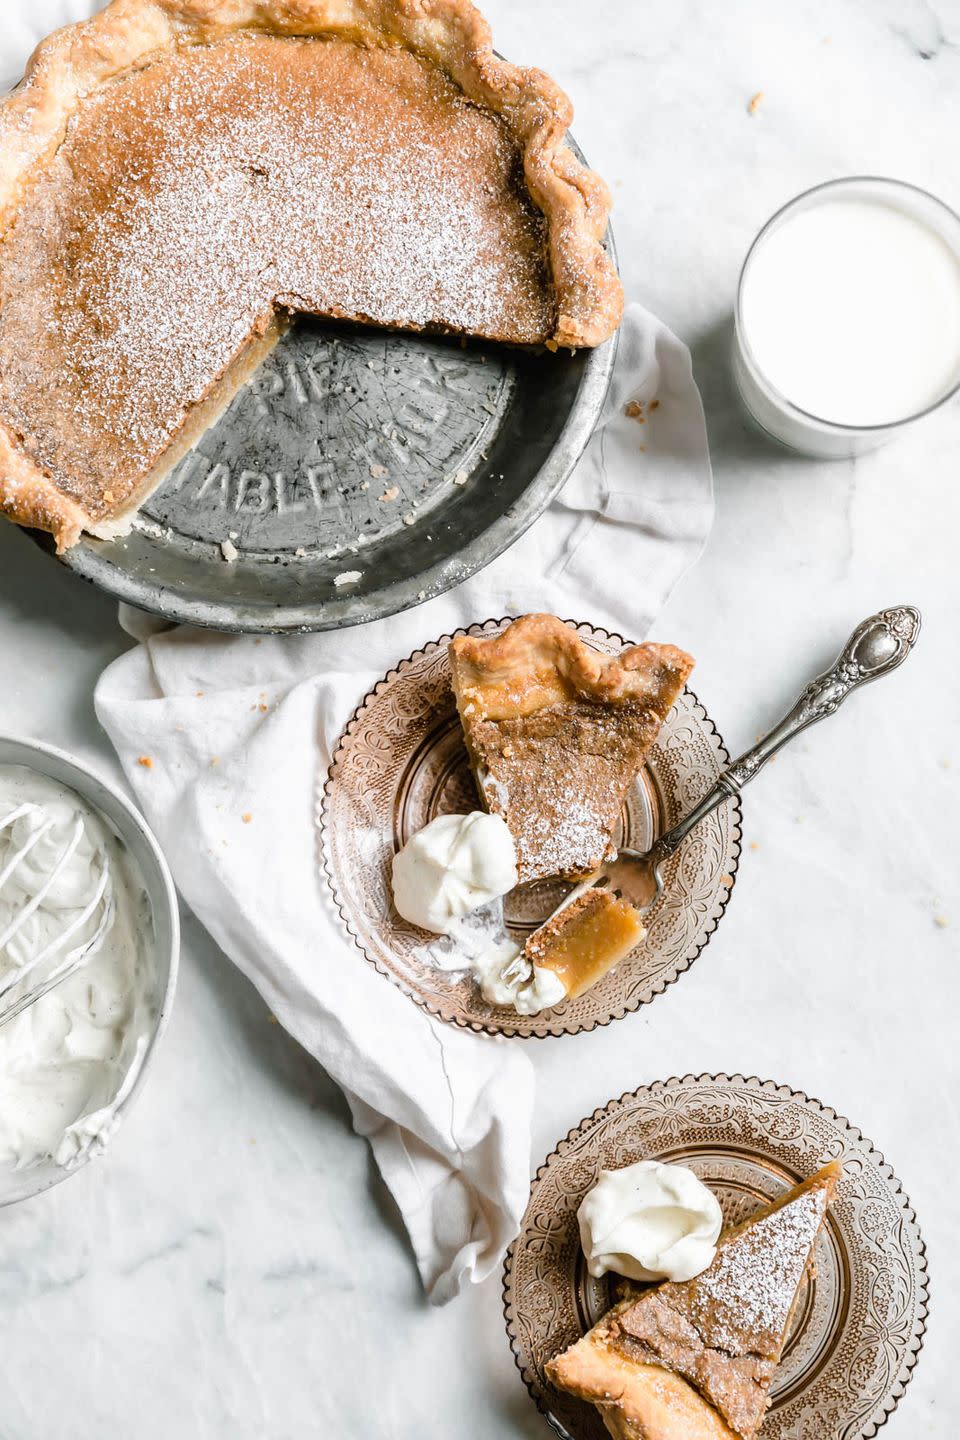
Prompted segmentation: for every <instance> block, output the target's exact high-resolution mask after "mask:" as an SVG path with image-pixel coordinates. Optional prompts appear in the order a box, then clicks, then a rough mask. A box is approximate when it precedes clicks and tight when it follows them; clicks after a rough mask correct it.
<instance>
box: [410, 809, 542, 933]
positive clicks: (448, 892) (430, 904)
mask: <svg viewBox="0 0 960 1440" xmlns="http://www.w3.org/2000/svg"><path fill="white" fill-rule="evenodd" d="M516 883H517V851H516V846H515V845H514V843H513V836H512V835H511V834H510V831H509V829H508V828H507V825H506V823H505V822H504V821H503V820H501V819H500V817H499V816H497V815H487V814H485V813H484V812H483V811H481V810H474V811H472V812H471V813H470V814H469V815H438V816H437V818H436V819H435V820H431V821H430V824H429V825H425V826H424V827H423V829H422V830H418V831H417V833H416V834H415V835H412V836H411V837H410V839H409V840H408V841H407V843H406V845H404V847H403V849H402V850H400V851H398V852H397V854H396V855H395V856H394V857H393V899H394V904H395V905H396V907H397V909H398V910H399V911H400V914H401V915H402V916H403V918H404V920H409V921H410V923H411V924H413V925H419V926H420V928H421V929H422V930H431V931H432V932H433V933H434V934H435V935H446V934H449V933H450V932H451V930H452V929H453V928H455V926H456V924H457V922H458V921H459V920H460V919H461V918H462V917H463V916H464V915H468V914H469V913H470V911H472V910H477V909H479V908H480V906H482V905H486V904H488V903H489V902H490V901H491V900H496V899H498V898H499V897H500V896H501V895H506V894H507V892H508V891H510V890H512V889H513V887H514V886H515V885H516Z"/></svg>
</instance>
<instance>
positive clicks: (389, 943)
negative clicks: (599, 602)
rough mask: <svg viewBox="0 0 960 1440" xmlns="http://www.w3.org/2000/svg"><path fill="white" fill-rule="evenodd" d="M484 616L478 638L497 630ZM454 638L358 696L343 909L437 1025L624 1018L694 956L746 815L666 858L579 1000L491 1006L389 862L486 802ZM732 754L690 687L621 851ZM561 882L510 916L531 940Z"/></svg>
mask: <svg viewBox="0 0 960 1440" xmlns="http://www.w3.org/2000/svg"><path fill="white" fill-rule="evenodd" d="M567 623H568V624H571V625H574V626H575V628H576V630H577V633H578V634H579V635H580V636H581V637H582V638H583V639H584V640H585V641H587V642H588V643H589V644H591V645H594V646H596V648H597V649H598V650H603V651H606V652H607V653H616V652H619V651H620V650H621V649H623V646H624V644H625V643H626V642H625V641H623V640H622V639H621V638H620V636H618V635H610V634H608V633H607V632H606V631H605V630H600V629H597V628H595V627H593V626H591V625H586V624H577V623H576V622H575V621H568V622H567ZM507 624H509V621H508V620H504V619H501V620H488V621H486V622H484V623H483V624H478V625H473V626H471V627H470V632H469V633H471V634H485V635H488V634H495V633H497V632H498V631H499V630H502V629H503V627H504V626H505V625H507ZM449 641H450V636H443V637H442V638H441V639H440V640H437V641H435V642H433V643H432V644H430V645H427V646H426V647H425V648H424V649H423V650H418V651H417V652H416V654H414V655H411V656H410V658H409V659H408V660H404V661H402V662H401V663H400V664H399V665H398V666H397V668H396V670H392V671H391V672H390V674H389V675H387V676H386V677H385V678H384V679H383V680H381V681H380V682H379V683H378V684H377V685H376V686H375V687H374V689H373V690H372V691H371V692H370V694H369V695H367V697H366V698H365V699H364V700H363V701H362V702H361V704H360V705H359V706H358V708H357V710H356V711H355V713H354V715H353V718H352V719H351V721H350V722H349V724H348V725H347V728H346V730H345V731H344V733H343V736H342V737H341V740H340V743H339V746H338V748H337V751H336V754H335V755H334V759H333V764H332V765H331V768H330V775H329V778H328V780H327V784H326V787H325V790H324V794H323V797H322V801H321V811H320V813H321V829H322V835H321V849H322V860H323V865H324V868H325V870H326V873H327V877H328V879H329V882H330V887H331V890H332V892H333V898H334V901H335V903H336V905H337V908H338V909H339V912H340V915H341V916H342V918H343V921H344V923H345V925H346V927H347V929H348V930H349V932H350V934H351V935H352V936H353V937H354V939H355V940H356V942H357V944H358V946H359V947H360V950H361V951H362V952H363V954H364V955H365V956H366V958H367V959H368V960H369V961H370V962H371V963H372V964H373V965H375V966H376V968H377V969H378V970H379V971H380V973H381V974H382V975H385V976H387V977H388V978H389V979H391V980H393V982H394V983H395V984H397V985H399V987H400V988H401V990H403V991H404V992H405V993H406V994H407V995H409V996H410V997H411V999H413V1000H415V1001H416V1003H417V1004H418V1005H422V1006H423V1008H424V1009H425V1010H429V1011H430V1013H431V1014H433V1015H436V1016H437V1017H438V1018H439V1019H441V1020H446V1021H449V1022H451V1023H453V1024H457V1025H463V1026H467V1027H469V1028H471V1029H473V1030H482V1031H486V1032H487V1033H489V1034H502V1035H516V1036H523V1037H527V1036H544V1035H575V1034H577V1033H578V1032H579V1031H581V1030H592V1029H594V1028H595V1027H596V1026H597V1025H606V1024H607V1023H608V1022H609V1021H611V1020H617V1019H620V1018H621V1017H622V1016H624V1015H626V1014H627V1013H628V1012H629V1011H631V1010H636V1009H637V1008H638V1007H639V1006H640V1005H643V1004H645V1003H646V1002H647V1001H649V1000H652V999H653V997H654V996H655V995H657V994H659V993H660V991H662V990H664V989H665V988H666V986H667V985H669V984H670V983H671V982H672V981H674V980H676V978H677V976H678V975H680V974H682V972H683V971H684V970H686V969H688V968H689V966H690V965H691V964H692V962H693V961H694V960H695V959H696V957H697V956H698V955H699V953H700V951H701V950H702V949H703V947H704V945H705V944H706V943H707V940H708V939H709V937H710V935H711V934H712V932H713V930H714V929H715V927H716V924H717V922H718V920H719V918H720V916H721V914H722V912H723V909H724V906H725V905H726V902H727V898H728V896H729V894H730V890H731V888H732V886H733V882H734V876H735V874H736V868H737V859H738V856H739V853H740V810H739V806H738V805H737V804H736V803H734V802H732V801H731V803H730V804H729V805H724V806H721V808H720V809H719V810H716V811H714V813H713V814H712V815H710V816H708V817H707V818H706V820H704V821H703V822H702V823H701V824H700V825H699V826H698V827H697V829H696V830H695V831H694V832H693V833H692V834H691V835H690V836H688V838H687V840H686V841H685V842H684V844H683V845H682V846H681V848H680V850H679V851H678V852H677V853H676V854H675V855H673V856H672V857H671V858H670V860H669V861H668V862H667V864H666V866H665V875H666V888H665V891H664V894H663V895H662V896H661V897H660V899H659V900H658V901H657V904H656V905H655V907H654V908H653V909H652V910H651V911H650V913H649V915H648V916H647V917H646V923H647V927H648V930H647V937H646V939H645V940H644V941H643V943H642V944H641V945H640V946H639V947H638V949H636V950H635V951H634V952H633V954H632V955H631V956H629V957H628V958H627V959H626V960H624V961H623V962H622V963H621V964H620V965H618V966H616V967H615V968H614V969H613V970H611V971H610V973H609V974H608V975H606V976H605V977H604V978H603V979H602V980H601V981H600V982H599V984H597V985H595V986H594V987H593V989H592V990H588V991H587V993H586V994H585V995H581V996H580V998H579V999H578V1000H567V1001H565V1002H564V1003H563V1004H562V1005H558V1006H556V1007H555V1008H553V1009H551V1010H545V1011H542V1012H541V1013H540V1014H539V1015H517V1014H516V1012H515V1011H513V1010H512V1009H500V1008H497V1007H495V1006H492V1005H489V1004H487V1002H486V1001H485V1000H484V999H483V997H482V995H481V994H480V990H479V988H478V986H477V985H476V983H475V982H474V980H473V978H472V977H471V976H470V975H469V974H464V973H463V972H454V973H450V972H448V971H444V970H441V969H439V968H437V966H436V965H435V964H432V963H431V961H430V958H429V955H428V954H427V953H426V947H427V945H428V944H429V942H430V941H431V940H432V939H434V938H435V937H433V936H430V935H427V934H426V932H424V931H422V930H417V929H416V928H415V927H413V926H411V925H409V924H408V923H407V922H406V921H405V920H403V919H401V917H400V916H399V915H398V914H397V912H396V910H395V909H394V907H393V900H392V894H391V888H390V867H391V861H392V859H393V856H394V854H395V853H396V851H397V850H398V849H399V848H400V846H401V845H402V844H404V842H405V841H406V840H407V839H408V837H409V836H410V835H411V834H413V832H414V831H415V830H418V829H420V828H421V827H422V826H423V825H425V824H426V823H427V822H428V821H429V820H432V819H433V818H434V817H435V816H437V815H440V814H448V813H454V814H457V813H464V812H466V811H469V810H475V809H477V808H478V803H479V802H478V800H477V795H476V790H475V788H474V784H473V779H472V777H471V774H470V768H469V765H468V763H467V756H466V751H465V750H464V746H463V737H462V732H461V728H460V722H459V719H458V717H457V710H456V704H455V702H454V698H453V693H452V690H451V687H450V667H449V663H448V660H447V645H448V644H449ZM726 760H727V754H726V751H725V750H724V748H723V743H722V741H721V739H720V737H719V735H718V734H717V731H716V729H715V727H714V725H713V723H712V721H711V720H710V719H709V717H708V716H707V713H706V711H705V710H704V708H703V706H702V705H701V704H700V702H699V701H698V700H697V698H696V696H695V695H693V694H691V692H690V691H686V692H685V694H684V695H683V696H681V698H680V700H679V701H678V702H677V704H676V705H675V706H674V708H673V710H672V711H671V713H670V714H669V716H668V717H667V719H666V721H665V722H664V725H663V728H662V729H661V732H660V736H659V738H658V740H657V744H656V745H655V746H654V747H653V750H652V751H651V753H650V755H649V757H648V762H647V765H646V767H645V769H644V770H643V772H642V773H641V775H640V776H639V777H638V780H637V782H636V784H635V785H634V786H633V788H632V790H631V791H630V793H629V794H628V796H627V800H626V804H625V805H624V808H623V814H622V818H621V834H620V835H619V836H618V837H617V838H618V842H619V843H620V844H622V845H628V846H632V847H633V848H635V849H638V850H646V849H647V848H648V846H649V845H650V844H651V843H652V841H653V839H654V838H655V837H656V835H658V834H659V833H661V832H662V831H663V830H665V829H667V828H668V827H669V826H671V825H673V824H674V823H675V822H676V821H677V820H679V819H680V818H681V816H683V815H685V814H686V813H687V812H688V811H689V810H690V809H691V808H692V806H693V805H694V804H695V803H696V802H697V801H698V800H699V799H700V798H701V797H702V796H703V795H704V794H705V793H706V791H707V790H708V789H709V788H710V787H711V785H712V784H713V783H714V781H715V780H716V777H717V775H718V773H719V772H720V770H721V768H722V766H723V765H724V764H725V763H726ZM565 891H566V887H564V886H563V885H561V884H559V883H556V884H555V883H544V884H541V885H537V886H525V887H523V889H522V890H518V891H515V892H514V894H513V895H512V896H508V897H507V899H506V901H505V905H504V913H505V918H506V920H507V924H508V926H509V928H510V931H511V933H512V934H513V935H514V937H515V938H516V939H517V940H518V942H520V943H522V941H523V939H524V938H525V937H526V936H527V935H529V934H530V932H531V931H532V930H534V929H535V928H536V927H537V926H538V925H539V924H541V923H542V921H543V920H544V919H545V918H546V916H547V915H548V914H549V913H550V912H551V910H553V909H554V908H555V907H556V905H557V904H558V903H559V901H560V899H561V898H562V896H563V895H564V893H565Z"/></svg>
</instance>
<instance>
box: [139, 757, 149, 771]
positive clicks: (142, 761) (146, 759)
mask: <svg viewBox="0 0 960 1440" xmlns="http://www.w3.org/2000/svg"><path fill="white" fill-rule="evenodd" d="M137 764H138V765H142V766H143V768H144V770H152V769H153V760H152V759H151V757H150V756H149V755H138V756H137Z"/></svg>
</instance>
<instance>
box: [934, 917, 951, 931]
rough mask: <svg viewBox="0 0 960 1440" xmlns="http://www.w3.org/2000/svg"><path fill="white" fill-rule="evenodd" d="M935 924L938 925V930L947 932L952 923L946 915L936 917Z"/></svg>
mask: <svg viewBox="0 0 960 1440" xmlns="http://www.w3.org/2000/svg"><path fill="white" fill-rule="evenodd" d="M933 923H934V925H936V927H937V929H938V930H946V929H947V927H948V925H949V924H950V921H949V920H948V919H947V917H946V915H934V917H933Z"/></svg>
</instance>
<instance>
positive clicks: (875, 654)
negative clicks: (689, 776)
mask: <svg viewBox="0 0 960 1440" xmlns="http://www.w3.org/2000/svg"><path fill="white" fill-rule="evenodd" d="M919 634H920V611H919V610H916V609H915V608H914V607H913V606H912V605H898V606H894V607H893V608H892V609H890V610H881V611H880V613H879V614H878V615H871V616H870V617H869V619H867V620H864V621H862V622H861V623H860V624H859V625H858V626H857V628H856V630H854V632H853V634H852V635H851V636H850V639H849V640H848V641H847V643H846V645H845V646H844V648H843V651H842V652H841V654H840V655H839V656H838V657H837V659H836V661H835V662H834V664H833V665H831V667H830V669H829V670H825V671H824V672H823V674H822V675H818V676H817V677H816V679H814V680H811V681H810V683H809V685H807V686H806V688H805V689H804V690H803V691H802V693H801V694H800V697H799V698H798V700H797V702H796V704H795V705H794V706H793V708H792V709H791V710H790V711H789V712H788V713H787V714H786V715H785V716H784V717H783V719H782V720H781V721H780V723H779V724H778V725H775V726H774V727H773V729H772V730H769V731H768V732H767V734H766V735H763V736H761V738H760V739H759V740H758V741H757V743H756V744H755V745H754V746H752V747H751V748H750V749H749V750H746V751H744V753H743V754H742V755H741V756H740V757H739V759H737V760H734V761H733V763H732V764H731V765H728V766H727V768H726V770H724V771H723V772H722V773H721V774H720V775H719V776H718V777H717V780H716V783H715V784H714V785H713V786H712V788H711V789H710V790H708V791H707V793H706V795H704V797H703V799H702V800H701V801H700V802H699V804H697V805H695V806H694V808H693V809H692V810H691V811H690V813H689V815H687V816H685V817H684V819H683V820H681V821H680V822H679V823H678V824H676V825H674V826H673V828H672V829H671V830H668V831H667V832H666V834H665V835H661V836H660V838H659V839H658V840H657V841H655V843H654V844H653V845H652V846H651V847H650V849H649V850H647V851H646V852H645V853H642V852H641V851H639V850H621V851H620V852H619V854H618V855H617V856H616V858H615V859H613V860H609V861H608V862H607V863H606V864H605V865H603V866H602V867H601V868H600V869H599V870H597V871H596V872H595V873H594V874H593V875H591V876H589V877H588V878H587V879H586V880H584V881H582V882H581V883H580V884H579V885H577V886H576V887H575V888H574V889H573V890H571V891H570V893H569V894H568V895H566V896H565V897H564V899H563V901H562V902H561V904H560V905H558V906H557V908H556V910H554V911H553V914H552V915H551V916H550V917H549V918H550V919H553V915H556V914H558V913H559V912H560V911H561V910H563V909H565V908H566V906H567V905H569V904H571V902H572V901H574V900H576V899H577V897H578V896H579V895H584V894H586V892H587V891H588V890H592V889H594V888H595V887H598V886H603V887H605V888H609V889H610V890H611V891H612V893H614V894H616V895H621V896H622V897H623V898H624V899H625V900H628V901H629V902H630V904H631V905H634V906H635V907H636V908H637V909H638V910H639V911H640V912H641V914H642V913H644V912H645V911H647V910H649V909H650V908H651V907H652V906H653V905H654V904H656V902H657V900H658V899H659V898H660V895H661V894H662V893H663V888H664V878H663V871H662V866H663V863H664V861H665V860H668V859H669V858H670V856H671V855H672V854H673V853H674V851H675V850H677V849H678V848H679V846H680V845H681V844H682V843H683V841H684V840H685V839H686V837H687V836H688V835H689V834H690V831H691V830H692V829H693V828H694V826H695V825H698V824H699V822H700V821H701V820H703V819H704V817H705V816H707V815H709V814H710V813H711V812H712V811H713V810H716V808H717V806H718V805H722V804H723V803H724V801H725V800H730V799H733V798H735V797H737V796H739V794H740V792H741V790H742V789H743V788H744V786H745V785H747V784H748V783H749V782H750V781H751V780H753V779H754V778H755V777H756V776H757V775H758V774H759V772H760V770H761V769H762V768H763V766H764V765H765V764H766V762H767V761H768V760H769V759H770V757H771V755H775V754H776V753H777V751H778V750H782V749H783V747H784V745H786V744H787V743H788V741H790V740H793V739H794V738H795V737H796V736H797V735H799V734H800V732H801V731H802V730H806V729H807V728H808V726H810V725H815V724H816V722H817V721H818V720H825V719H826V717H827V716H828V715H833V714H834V712H835V711H836V710H838V709H839V707H840V706H841V704H842V703H843V701H844V700H846V698H847V696H848V695H850V694H851V693H852V692H853V691H854V690H856V689H858V688H859V686H861V685H867V684H869V682H870V681H871V680H879V679H880V678H881V677H882V676H884V675H889V674H890V672H891V671H892V670H896V668H897V666H898V665H902V664H903V662H904V660H906V658H907V656H908V655H909V654H910V651H911V650H912V649H913V646H914V644H915V642H916V639H917V636H918V635H919Z"/></svg>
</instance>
